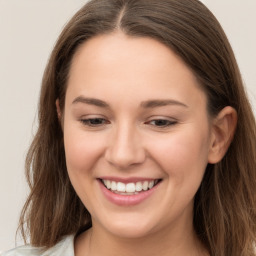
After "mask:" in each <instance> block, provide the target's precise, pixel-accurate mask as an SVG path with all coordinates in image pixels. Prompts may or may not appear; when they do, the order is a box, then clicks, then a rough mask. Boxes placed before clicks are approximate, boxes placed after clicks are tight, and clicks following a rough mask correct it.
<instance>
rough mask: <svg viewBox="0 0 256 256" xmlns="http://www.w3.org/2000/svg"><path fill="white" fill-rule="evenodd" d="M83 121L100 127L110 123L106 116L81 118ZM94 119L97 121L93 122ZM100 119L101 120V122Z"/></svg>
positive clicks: (85, 123) (91, 125) (87, 124)
mask: <svg viewBox="0 0 256 256" xmlns="http://www.w3.org/2000/svg"><path fill="white" fill-rule="evenodd" d="M80 121H81V122H82V124H84V125H86V126H89V127H99V126H102V125H105V124H109V123H110V122H109V121H107V120H106V119H104V118H99V117H98V118H88V119H81V120H80ZM93 121H96V123H94V124H93V123H92V122H93ZM99 121H100V122H99Z"/></svg>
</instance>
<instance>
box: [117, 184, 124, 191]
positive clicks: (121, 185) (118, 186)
mask: <svg viewBox="0 0 256 256" xmlns="http://www.w3.org/2000/svg"><path fill="white" fill-rule="evenodd" d="M116 190H117V191H118V192H125V184H124V183H122V182H117V186H116Z"/></svg>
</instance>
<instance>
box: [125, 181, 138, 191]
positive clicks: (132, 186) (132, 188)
mask: <svg viewBox="0 0 256 256" xmlns="http://www.w3.org/2000/svg"><path fill="white" fill-rule="evenodd" d="M135 190H136V186H135V184H134V183H128V184H126V192H128V193H134V192H135Z"/></svg>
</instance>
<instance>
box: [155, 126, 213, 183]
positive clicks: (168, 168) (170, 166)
mask: <svg viewBox="0 0 256 256" xmlns="http://www.w3.org/2000/svg"><path fill="white" fill-rule="evenodd" d="M167 137H168V138H165V139H163V140H155V143H154V147H151V148H153V149H154V151H153V152H152V155H153V157H154V158H155V159H158V163H159V165H161V168H162V169H163V170H164V171H165V172H166V173H167V174H168V176H170V178H171V177H175V178H176V182H177V183H182V182H183V181H184V180H185V179H186V180H189V179H188V177H191V178H192V177H193V179H194V178H198V179H200V178H201V177H202V175H203V173H204V171H205V168H206V166H207V163H208V161H207V160H208V148H209V142H208V141H209V139H208V137H209V136H208V132H207V131H201V132H199V130H197V131H196V129H192V130H187V131H186V130H184V131H183V132H177V133H176V134H174V133H173V134H170V135H167Z"/></svg>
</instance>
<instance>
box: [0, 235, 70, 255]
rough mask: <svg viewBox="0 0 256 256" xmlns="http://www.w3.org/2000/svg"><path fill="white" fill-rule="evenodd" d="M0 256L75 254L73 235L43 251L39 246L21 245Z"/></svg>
mask: <svg viewBox="0 0 256 256" xmlns="http://www.w3.org/2000/svg"><path fill="white" fill-rule="evenodd" d="M1 256H75V253H74V235H70V236H66V237H64V238H63V239H62V240H61V241H60V242H59V243H57V244H56V245H55V246H53V247H52V248H50V249H48V250H47V251H45V252H43V253H42V250H41V248H37V247H32V246H30V245H23V246H19V247H17V248H15V249H12V250H10V251H8V252H4V253H2V254H1Z"/></svg>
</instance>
